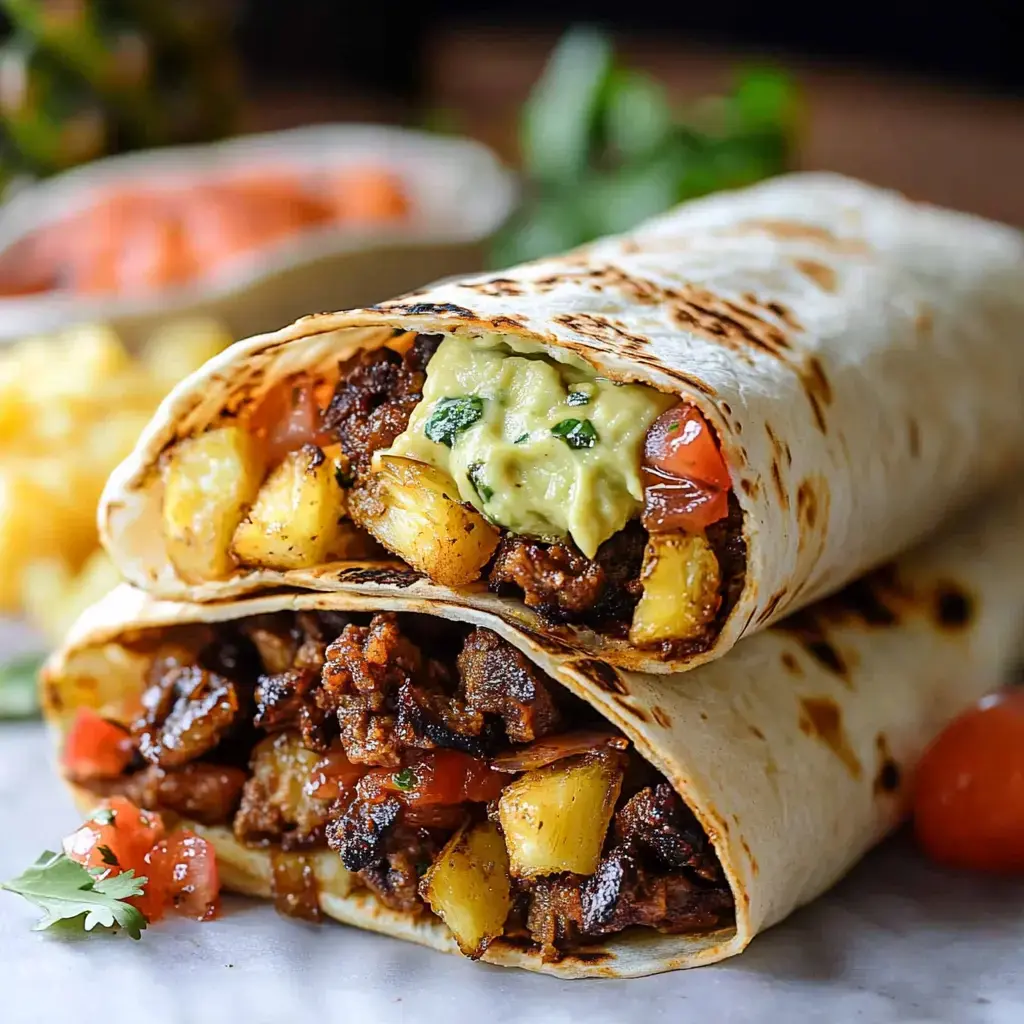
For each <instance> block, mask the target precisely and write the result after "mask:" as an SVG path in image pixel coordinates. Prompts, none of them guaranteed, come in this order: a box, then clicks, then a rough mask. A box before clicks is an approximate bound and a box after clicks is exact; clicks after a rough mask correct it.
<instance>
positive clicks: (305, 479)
mask: <svg viewBox="0 0 1024 1024" xmlns="http://www.w3.org/2000/svg"><path fill="white" fill-rule="evenodd" d="M337 469H338V465H337V464H336V463H335V462H333V461H332V460H330V459H327V458H325V456H324V453H323V452H322V451H321V450H320V449H319V448H317V447H315V446H314V445H306V446H305V447H304V448H301V449H299V451H295V452H289V453H288V454H287V455H286V456H285V457H284V461H283V462H282V463H281V465H280V466H278V467H277V469H275V470H274V471H273V472H272V473H271V474H270V476H268V477H267V480H266V483H264V485H263V486H262V487H261V488H260V492H259V494H258V495H257V496H256V501H255V503H254V504H253V506H252V509H251V510H250V511H249V515H248V516H247V517H246V518H245V519H244V520H243V521H242V522H241V523H240V524H239V526H238V529H237V530H235V536H234V538H233V539H232V541H231V550H232V552H233V554H234V556H235V558H237V559H238V561H239V562H240V563H241V564H242V565H260V566H265V567H266V568H268V569H307V568H309V567H310V566H314V565H319V564H320V563H322V562H326V561H328V558H329V556H330V555H332V554H336V553H338V552H339V550H342V549H344V548H345V547H346V542H347V540H348V535H350V534H352V533H353V532H354V531H353V529H352V527H351V524H346V523H344V522H342V517H343V516H344V515H345V492H344V490H342V488H341V486H340V485H339V483H338V479H337V476H336V471H337ZM342 553H345V552H344V551H342Z"/></svg>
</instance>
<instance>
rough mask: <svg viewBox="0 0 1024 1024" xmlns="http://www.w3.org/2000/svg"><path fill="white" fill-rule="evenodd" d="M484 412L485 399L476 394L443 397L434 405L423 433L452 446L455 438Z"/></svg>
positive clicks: (435, 440)
mask: <svg viewBox="0 0 1024 1024" xmlns="http://www.w3.org/2000/svg"><path fill="white" fill-rule="evenodd" d="M483 414H484V400H483V399H482V398H478V397H477V396H476V395H462V396H460V397H458V398H442V399H440V400H439V401H438V402H437V404H436V405H435V406H434V411H433V412H432V413H431V414H430V417H429V418H428V419H427V422H426V423H425V424H424V426H423V433H424V434H426V436H427V437H428V438H429V439H430V440H431V441H433V442H435V443H436V444H443V445H445V447H447V448H451V446H452V445H453V444H455V439H456V437H458V435H459V434H461V433H462V432H463V431H464V430H468V429H469V428H470V427H471V426H473V424H474V423H476V421H477V420H478V419H480V417H481V416H483Z"/></svg>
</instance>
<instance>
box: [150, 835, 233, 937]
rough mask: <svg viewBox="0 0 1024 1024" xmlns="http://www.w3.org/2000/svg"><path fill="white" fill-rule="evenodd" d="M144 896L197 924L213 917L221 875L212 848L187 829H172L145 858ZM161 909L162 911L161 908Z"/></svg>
mask: <svg viewBox="0 0 1024 1024" xmlns="http://www.w3.org/2000/svg"><path fill="white" fill-rule="evenodd" d="M144 874H145V875H146V876H147V877H148V878H149V882H148V884H147V886H146V890H147V894H149V892H150V890H152V894H153V896H154V897H155V898H156V899H157V900H159V901H160V902H161V903H162V905H164V906H171V907H173V909H174V912H175V913H177V914H181V915H182V916H183V917H191V918H193V919H195V920H197V921H208V920H210V918H212V917H214V916H216V914H217V910H218V909H219V905H220V899H219V894H220V874H219V872H218V871H217V857H216V854H215V853H214V849H213V846H212V845H211V844H210V843H208V842H207V841H206V840H205V839H203V838H202V837H201V836H197V835H196V834H195V833H194V832H190V831H189V830H188V829H184V828H179V829H175V830H174V831H173V832H172V833H171V834H170V835H169V836H168V837H167V838H166V839H162V840H161V841H160V842H158V843H157V844H156V845H155V846H154V847H153V849H152V850H150V851H149V852H148V853H147V854H146V869H145V871H144ZM161 909H162V907H161Z"/></svg>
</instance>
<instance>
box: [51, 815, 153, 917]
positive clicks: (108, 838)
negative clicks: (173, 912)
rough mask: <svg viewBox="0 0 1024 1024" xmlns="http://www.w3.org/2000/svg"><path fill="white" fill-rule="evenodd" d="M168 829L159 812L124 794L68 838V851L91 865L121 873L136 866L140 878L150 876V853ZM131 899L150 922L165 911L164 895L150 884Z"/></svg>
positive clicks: (137, 875) (65, 846)
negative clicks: (148, 874) (148, 861)
mask: <svg viewBox="0 0 1024 1024" xmlns="http://www.w3.org/2000/svg"><path fill="white" fill-rule="evenodd" d="M165 834H166V831H165V829H164V823H163V819H162V818H161V817H160V815H159V814H154V813H152V812H150V811H143V810H140V809H139V808H138V807H136V806H135V804H133V803H132V802H131V801H130V800H128V799H127V798H126V797H123V796H113V797H111V798H110V799H109V800H104V801H103V802H102V803H101V804H100V805H99V807H97V808H96V810H95V811H93V813H92V816H91V817H90V819H89V820H88V821H87V822H86V823H85V824H84V825H83V826H82V827H81V828H80V829H78V831H77V832H72V833H71V835H69V836H67V837H66V838H65V839H64V842H63V844H62V846H63V850H64V853H65V855H66V856H67V857H69V858H70V859H71V860H74V861H77V862H78V863H79V864H81V865H83V866H84V867H87V868H99V869H101V870H103V871H109V872H110V873H111V874H113V875H119V874H120V873H121V872H122V871H128V870H129V869H132V870H134V871H135V875H136V877H137V878H139V877H143V876H146V874H147V872H146V867H147V865H146V855H147V854H148V853H149V851H150V850H151V849H152V848H153V846H154V844H156V843H158V842H160V841H161V840H162V839H163V838H164V835H165ZM129 902H130V903H131V904H132V905H133V906H135V907H137V908H138V909H139V910H140V911H142V913H143V914H144V915H145V916H146V919H147V920H149V921H155V920H157V919H158V918H159V917H160V915H161V913H162V912H163V907H162V897H161V896H160V895H159V894H158V893H155V892H154V891H152V889H151V888H150V886H149V885H148V884H147V885H146V891H145V893H144V894H143V895H142V896H134V897H132V899H131V900H129Z"/></svg>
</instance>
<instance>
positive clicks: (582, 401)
mask: <svg viewBox="0 0 1024 1024" xmlns="http://www.w3.org/2000/svg"><path fill="white" fill-rule="evenodd" d="M589 402H590V393H589V392H587V391H585V390H583V387H582V386H581V387H576V388H571V389H570V391H569V394H568V395H567V396H566V399H565V404H566V405H588V404H589Z"/></svg>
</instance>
